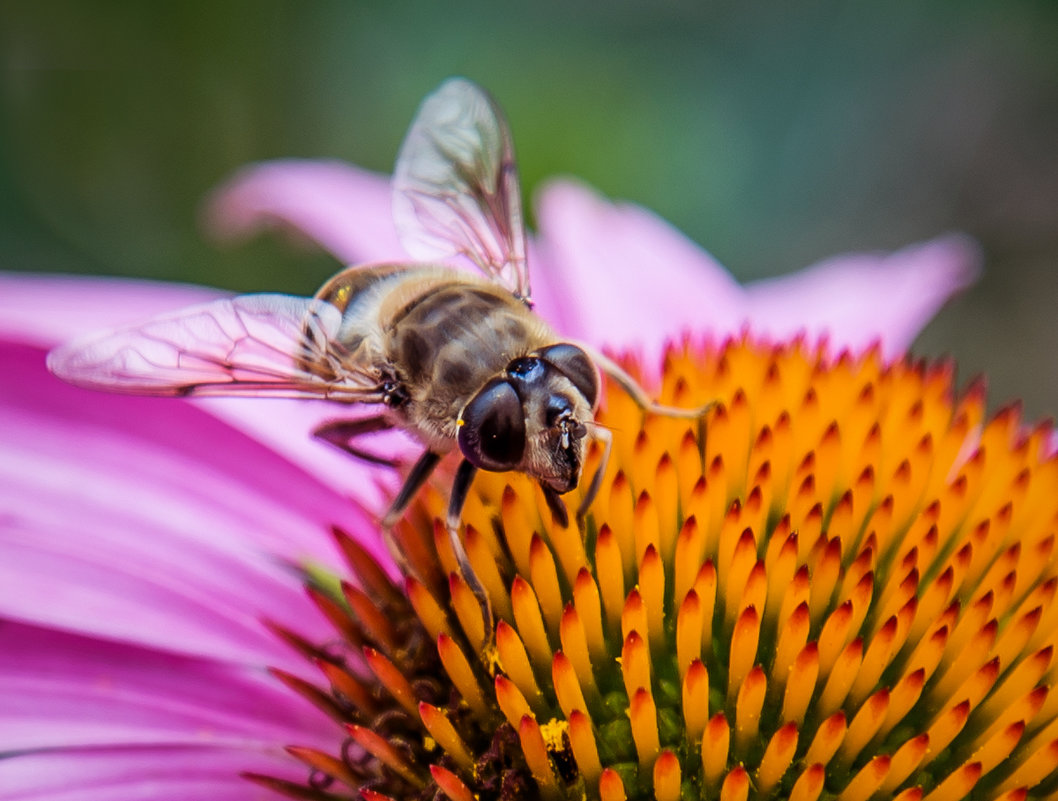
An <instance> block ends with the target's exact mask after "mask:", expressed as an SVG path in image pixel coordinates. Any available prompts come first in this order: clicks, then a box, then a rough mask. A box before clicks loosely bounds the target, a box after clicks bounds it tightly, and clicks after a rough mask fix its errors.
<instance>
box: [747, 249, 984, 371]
mask: <svg viewBox="0 0 1058 801" xmlns="http://www.w3.org/2000/svg"><path fill="white" fill-rule="evenodd" d="M980 266H981V250H980V247H979V246H978V245H977V243H976V242H974V241H973V240H972V239H970V238H969V237H967V236H963V235H960V234H950V235H948V236H942V237H938V238H937V239H933V240H930V241H928V242H925V243H921V244H917V245H911V246H909V247H906V248H903V249H901V250H898V251H896V252H895V253H890V254H869V253H863V254H850V255H846V256H836V257H834V258H831V259H828V260H827V261H824V262H821V263H820V264H817V265H814V266H812V267H808V268H806V269H804V270H801V271H800V272H796V273H791V274H790V275H784V276H782V277H780V278H772V279H769V280H766V281H759V282H757V283H755V284H750V285H749V286H748V287H747V288H746V290H747V293H748V296H749V301H748V303H749V307H748V319H747V321H748V322H749V323H750V325H751V326H752V328H753V331H754V332H757V333H761V334H765V335H768V336H772V337H776V338H779V337H788V336H792V335H794V334H796V333H799V332H805V333H807V334H809V335H810V336H816V335H824V334H825V335H826V336H828V338H829V340H830V342H831V343H832V344H833V345H834V346H836V347H839V348H843V347H851V348H862V347H866V346H867V345H870V344H871V343H873V342H875V341H880V342H881V345H882V352H883V354H884V355H885V356H887V357H894V356H897V355H899V354H900V353H902V352H903V351H904V350H905V349H906V348H907V347H908V346H909V345H910V344H911V342H912V341H913V340H914V338H915V337H916V336H917V335H918V334H919V332H920V331H921V330H922V329H923V327H925V325H926V323H927V322H929V320H930V318H932V317H933V315H934V314H936V313H937V311H938V310H939V309H940V307H941V306H943V305H944V303H945V302H946V301H947V300H949V299H950V298H951V297H952V296H953V295H955V294H956V293H958V292H959V291H961V290H963V289H966V288H967V287H969V286H970V285H971V284H973V283H974V281H976V280H977V277H978V275H979V274H980Z"/></svg>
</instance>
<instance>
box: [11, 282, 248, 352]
mask: <svg viewBox="0 0 1058 801" xmlns="http://www.w3.org/2000/svg"><path fill="white" fill-rule="evenodd" d="M225 294H227V293H223V292H221V291H219V290H216V289H207V288H206V287H198V286H190V285H187V284H162V283H157V282H154V281H140V280H134V279H129V278H99V277H93V278H87V277H84V276H73V275H29V274H20V273H4V272H0V336H2V337H3V338H5V339H8V340H11V341H15V342H32V343H36V344H39V345H48V346H51V345H57V344H59V343H60V342H65V341H67V340H69V339H73V338H74V337H76V336H78V335H80V334H85V333H88V332H90V331H101V330H103V329H107V328H115V327H117V326H122V325H128V324H130V323H135V322H137V321H139V320H146V319H147V318H148V317H152V316H154V315H156V314H161V313H162V312H168V311H173V310H174V309H180V308H183V307H184V306H193V305H194V304H196V303H204V302H205V301H209V300H213V299H214V298H218V297H222V296H224V295H225Z"/></svg>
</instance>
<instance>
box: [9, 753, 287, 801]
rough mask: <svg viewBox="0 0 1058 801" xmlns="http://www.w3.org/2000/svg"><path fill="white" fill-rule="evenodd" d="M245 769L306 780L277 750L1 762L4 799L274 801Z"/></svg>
mask: <svg viewBox="0 0 1058 801" xmlns="http://www.w3.org/2000/svg"><path fill="white" fill-rule="evenodd" d="M242 771H250V772H257V773H264V774H266V775H271V776H279V777H280V778H289V779H291V780H294V781H304V780H305V779H306V778H307V776H308V770H307V768H303V767H300V766H299V765H298V764H297V763H295V762H294V760H293V759H292V758H291V757H289V756H287V755H286V754H284V753H282V751H280V750H279V749H278V748H277V749H274V750H273V751H269V752H255V751H247V750H241V749H230V748H219V747H210V746H190V747H189V746H158V747H113V748H85V749H79V750H73V749H64V750H60V751H44V752H39V753H31V754H21V755H19V756H18V757H17V758H9V759H3V760H0V801H275V799H276V794H275V793H274V792H273V791H271V790H268V789H265V788H263V787H259V786H257V785H254V784H252V783H251V782H249V781H248V780H246V779H244V778H242V777H241V776H240V775H239V774H240V772H242Z"/></svg>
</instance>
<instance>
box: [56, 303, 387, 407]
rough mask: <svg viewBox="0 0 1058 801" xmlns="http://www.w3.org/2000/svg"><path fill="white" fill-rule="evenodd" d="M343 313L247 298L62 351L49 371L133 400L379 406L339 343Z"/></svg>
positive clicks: (370, 384) (369, 381)
mask: <svg viewBox="0 0 1058 801" xmlns="http://www.w3.org/2000/svg"><path fill="white" fill-rule="evenodd" d="M341 320H342V315H341V312H339V311H338V309H336V308H335V307H334V306H332V305H331V304H329V303H326V302H324V301H320V300H310V299H308V298H298V297H292V296H289V295H243V296H242V297H236V298H226V299H223V300H216V301H212V302H210V303H205V304H202V305H200V306H192V307H191V308H188V309H184V310H182V311H178V312H174V313H172V314H167V315H162V316H159V317H155V318H153V319H151V320H148V321H147V322H145V323H143V324H141V325H138V326H134V327H130V328H124V329H119V330H116V331H110V332H105V333H102V334H97V335H94V336H90V337H88V338H87V339H82V340H78V341H74V342H71V343H69V344H67V345H63V346H61V347H59V348H57V349H55V350H53V351H52V352H51V353H49V354H48V369H50V370H51V371H52V372H53V373H54V374H55V375H57V376H58V377H59V378H62V379H64V380H65V381H69V382H70V383H71V384H77V385H78V386H83V387H88V388H91V389H102V390H109V391H111V392H127V393H131V394H137V395H269V396H281V397H314V398H321V397H323V398H331V399H334V400H343V401H361V402H366V403H374V402H379V401H381V400H382V397H381V394H380V393H379V390H378V386H377V379H374V378H372V376H370V375H368V374H367V373H365V372H364V371H360V370H357V369H355V368H351V367H350V366H349V365H348V361H349V360H348V359H346V358H344V357H345V356H346V354H345V352H344V349H343V348H342V347H341V345H340V344H338V343H336V341H335V336H336V335H337V333H338V328H339V326H340V325H341Z"/></svg>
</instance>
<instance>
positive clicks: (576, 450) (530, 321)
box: [48, 78, 708, 604]
mask: <svg viewBox="0 0 1058 801" xmlns="http://www.w3.org/2000/svg"><path fill="white" fill-rule="evenodd" d="M393 189H394V192H393V213H394V220H395V222H396V225H397V229H398V232H399V234H400V238H401V242H402V244H403V245H404V246H405V249H406V250H407V251H408V252H409V254H411V255H412V256H413V257H414V258H416V259H418V261H416V262H410V263H386V264H376V265H365V266H354V267H349V268H347V269H345V270H343V271H341V272H339V273H338V274H337V275H335V276H334V277H333V278H331V279H330V280H329V281H328V282H327V283H326V284H324V286H323V287H322V288H321V289H320V290H319V292H317V293H316V295H315V297H313V298H302V297H293V296H287V295H276V294H260V295H244V296H240V297H235V298H228V299H223V300H217V301H213V302H210V303H206V304H203V305H199V306H194V307H192V308H189V309H185V310H183V311H178V312H176V313H173V314H167V315H162V316H159V317H156V318H154V319H151V320H148V321H147V322H145V323H142V324H140V325H137V326H134V327H130V328H124V329H121V330H116V331H110V332H105V333H102V334H97V335H94V336H90V337H89V338H87V339H84V340H80V341H76V342H73V343H70V344H67V345H63V346H61V347H59V348H57V349H56V350H53V351H52V352H51V353H50V354H49V355H48V367H49V368H50V369H51V371H52V372H53V373H54V374H55V375H57V376H59V377H60V378H62V379H64V380H66V381H69V382H71V383H73V384H77V385H80V386H84V387H89V388H93V389H102V390H109V391H115V392H127V393H134V394H142V395H162V396H181V397H188V396H193V397H201V396H218V395H222V396H273V397H276V396H279V397H301V398H326V399H329V400H332V401H335V402H337V403H344V404H372V405H374V406H375V407H376V411H377V413H375V414H372V415H369V416H366V417H360V418H355V419H340V420H336V421H333V422H330V423H327V424H325V425H323V426H322V427H320V428H318V429H317V430H316V431H315V432H314V434H315V436H316V437H318V438H320V439H322V440H324V441H326V442H329V443H331V444H333V445H336V446H337V447H339V448H341V449H343V450H345V451H347V452H348V453H350V454H352V455H354V456H359V457H362V458H365V459H368V460H371V461H383V460H381V459H379V457H377V456H374V455H372V454H370V453H369V452H367V451H365V450H363V449H362V448H361V447H360V446H359V445H358V444H357V440H358V439H359V438H360V437H361V436H363V435H366V434H370V433H373V432H377V431H381V430H385V429H390V428H400V429H403V430H404V431H406V432H409V433H410V434H412V435H413V436H414V437H415V438H416V439H417V440H418V441H419V442H420V443H421V444H422V446H423V452H422V455H421V456H420V457H419V459H418V461H417V462H415V464H414V465H413V466H412V468H411V470H410V472H409V473H408V475H407V478H406V479H405V481H404V484H403V486H402V487H401V489H400V491H399V492H398V493H397V495H396V497H395V498H394V500H393V501H392V503H391V505H390V507H389V510H388V511H387V512H386V514H385V516H384V517H383V519H382V527H383V531H384V532H387V539H388V537H389V535H388V532H389V530H390V529H391V527H392V526H393V525H394V524H395V523H396V521H397V520H398V519H399V518H400V517H401V515H402V514H403V512H404V511H405V509H406V508H407V507H408V505H409V504H410V503H411V501H412V500H413V498H414V497H415V495H416V493H417V492H418V491H419V489H420V488H421V487H422V486H423V484H424V483H425V482H426V481H427V479H428V478H429V477H430V475H431V473H432V472H433V470H434V468H435V467H436V466H437V465H438V463H439V462H440V461H441V459H442V457H443V456H444V455H445V454H447V453H449V452H451V451H453V450H455V449H458V451H459V453H460V455H461V457H462V459H461V461H460V463H459V466H458V468H457V469H456V472H455V477H454V480H453V483H452V489H451V493H450V496H449V504H448V510H447V527H448V530H449V534H450V537H451V540H452V546H453V550H454V551H455V554H456V557H457V560H458V562H459V565H460V569H461V570H462V572H463V573H464V576H465V577H466V579H467V581H468V583H470V585H471V586H472V587H473V588H474V589H475V591H476V592H477V594H478V595H479V597H481V598H482V600H483V604H485V603H487V602H486V601H485V600H484V593H483V592H482V590H481V587H480V584H479V583H478V581H477V579H476V577H475V576H474V574H473V571H472V570H471V569H470V566H469V564H468V562H467V559H466V555H465V552H464V549H463V546H462V543H461V541H460V538H459V535H458V527H459V519H460V516H461V512H462V508H463V504H464V502H465V500H466V497H467V494H468V492H469V490H470V487H471V483H472V481H473V479H474V476H475V474H476V472H477V471H478V470H487V471H520V472H522V473H526V474H528V475H529V476H531V477H532V478H534V479H535V480H536V481H537V482H538V483H539V484H540V487H541V488H542V489H543V493H544V496H545V498H546V499H547V503H548V505H549V507H550V509H551V511H552V513H553V515H554V516H555V517H556V519H557V520H558V521H559V522H560V524H561V525H562V526H563V527H565V526H567V525H568V514H567V511H566V507H565V505H564V503H563V501H562V499H561V496H562V495H563V494H565V493H567V492H569V491H570V490H573V489H575V488H576V487H577V486H578V484H579V483H580V479H581V472H582V469H583V466H584V461H585V454H586V450H587V443H588V441H589V440H590V439H595V440H598V441H599V442H600V443H601V445H602V446H603V448H602V454H603V456H602V460H601V463H600V465H599V467H598V468H597V469H596V471H595V474H594V476H593V478H592V481H591V483H590V485H589V487H588V489H587V490H586V492H585V493H584V494H583V500H582V502H581V504H580V507H579V508H578V510H577V515H578V519H580V518H581V517H582V516H583V515H584V513H585V512H586V510H587V508H588V506H589V505H590V504H591V502H592V499H593V498H594V496H595V494H596V492H597V490H598V487H599V483H600V479H601V477H602V475H603V471H604V470H605V467H606V460H607V459H608V457H609V453H610V446H611V434H610V432H608V431H607V430H606V429H604V428H601V427H599V426H597V425H595V420H594V415H595V411H596V408H597V406H598V403H599V390H600V369H601V370H603V371H605V372H606V373H607V374H608V375H609V376H610V377H611V378H613V379H614V380H615V381H616V383H617V384H618V385H619V386H620V387H622V388H623V390H624V391H625V392H627V393H628V394H629V395H630V396H631V397H632V398H633V399H634V400H635V402H636V403H637V404H638V405H639V406H640V407H641V408H643V409H644V410H647V411H651V412H656V413H661V414H665V415H671V416H678V417H683V418H692V419H693V418H697V419H701V418H702V417H703V415H704V413H705V411H706V409H707V408H708V407H703V408H699V409H676V408H671V407H666V406H661V405H659V404H657V403H655V402H653V401H652V400H651V399H650V398H649V396H648V395H647V394H646V392H645V391H644V390H643V389H642V388H641V387H640V386H639V385H638V384H637V383H636V382H635V380H634V379H633V378H632V377H631V376H629V375H628V373H626V372H625V371H624V370H623V369H622V368H621V367H620V366H619V365H618V364H616V363H615V362H614V361H612V360H611V359H609V358H608V357H606V356H604V355H603V354H601V353H599V352H597V351H595V350H594V349H592V348H590V347H589V346H587V345H583V344H576V343H572V342H567V341H564V340H563V339H562V338H561V337H559V336H558V335H557V334H556V333H555V332H554V331H552V330H551V328H550V327H549V326H548V324H547V323H546V322H544V320H543V319H542V318H540V317H539V316H538V315H536V314H535V313H534V312H533V310H532V301H531V296H530V286H529V273H528V270H527V262H526V235H525V229H524V225H523V220H522V208H521V193H520V188H519V183H518V175H517V170H516V167H515V161H514V150H513V144H512V139H511V135H510V131H509V129H508V126H507V123H506V121H505V119H504V117H503V114H502V112H501V111H500V109H499V107H498V106H497V105H496V103H495V102H494V101H493V100H492V98H491V97H490V96H489V95H488V94H487V93H486V92H485V91H484V90H482V89H481V88H480V87H478V86H477V85H475V84H474V83H471V82H470V81H467V80H465V79H461V78H454V79H450V80H448V81H446V82H445V83H443V84H442V85H441V86H440V87H439V88H438V89H437V90H436V91H435V92H434V93H433V94H431V95H429V96H428V97H427V98H426V99H425V100H424V101H423V104H422V106H421V107H420V109H419V111H418V114H417V116H416V118H415V120H414V121H413V123H412V126H411V128H410V129H409V131H408V134H407V136H406V138H405V140H404V143H403V145H402V147H401V149H400V153H399V155H398V158H397V163H396V169H395V172H394V179H393ZM453 260H464V261H469V262H472V263H473V264H474V265H476V266H477V268H478V271H479V273H480V274H477V273H475V272H472V271H468V270H463V269H458V268H456V267H454V266H450V265H451V264H452V262H453ZM389 545H390V547H391V550H395V549H394V548H393V543H392V542H390V543H389ZM394 555H395V556H396V557H397V558H398V559H399V558H400V557H399V554H396V553H395V554H394Z"/></svg>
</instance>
